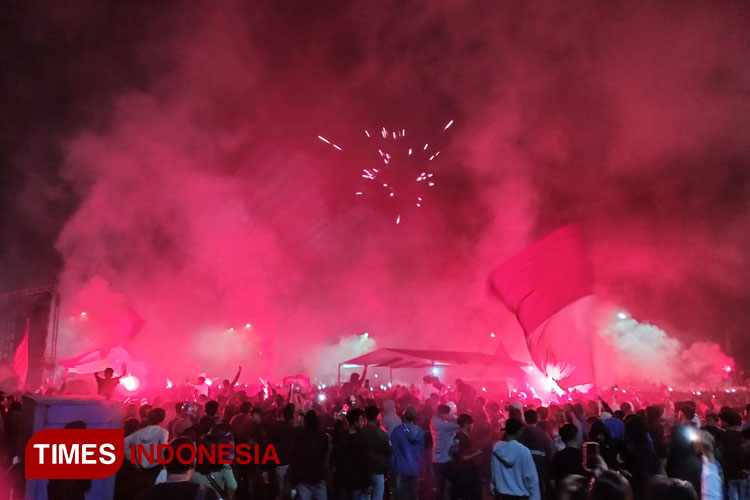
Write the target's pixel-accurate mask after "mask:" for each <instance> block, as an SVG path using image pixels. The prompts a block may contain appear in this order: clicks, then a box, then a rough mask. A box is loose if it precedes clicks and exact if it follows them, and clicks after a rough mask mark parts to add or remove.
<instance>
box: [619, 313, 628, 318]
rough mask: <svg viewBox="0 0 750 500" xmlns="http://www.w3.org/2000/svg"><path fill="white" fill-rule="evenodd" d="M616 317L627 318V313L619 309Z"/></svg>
mask: <svg viewBox="0 0 750 500" xmlns="http://www.w3.org/2000/svg"><path fill="white" fill-rule="evenodd" d="M617 317H618V318H619V319H628V315H627V314H625V313H624V312H622V311H620V312H618V313H617Z"/></svg>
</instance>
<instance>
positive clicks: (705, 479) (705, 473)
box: [697, 431, 724, 500]
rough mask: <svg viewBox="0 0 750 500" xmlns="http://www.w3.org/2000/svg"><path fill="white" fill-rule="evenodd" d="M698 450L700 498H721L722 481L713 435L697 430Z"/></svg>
mask: <svg viewBox="0 0 750 500" xmlns="http://www.w3.org/2000/svg"><path fill="white" fill-rule="evenodd" d="M697 445H698V450H699V452H700V454H701V457H702V459H703V468H702V470H701V500H723V498H724V481H723V479H722V473H721V466H720V465H719V462H718V460H716V455H715V448H716V442H715V441H714V437H713V436H712V435H711V434H709V433H708V432H706V431H699V432H698V440H697Z"/></svg>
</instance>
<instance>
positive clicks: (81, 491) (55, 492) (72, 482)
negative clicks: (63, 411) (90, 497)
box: [47, 420, 91, 500]
mask: <svg viewBox="0 0 750 500" xmlns="http://www.w3.org/2000/svg"><path fill="white" fill-rule="evenodd" d="M85 428H86V423H85V422H83V421H81V420H75V421H73V422H68V423H67V424H65V429H85ZM89 491H91V479H50V480H49V482H48V483H47V499H48V500H84V499H85V498H86V494H87V493H88V492H89Z"/></svg>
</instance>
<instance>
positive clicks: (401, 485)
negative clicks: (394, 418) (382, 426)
mask: <svg viewBox="0 0 750 500" xmlns="http://www.w3.org/2000/svg"><path fill="white" fill-rule="evenodd" d="M416 421H417V410H416V408H414V407H413V406H408V407H407V408H406V411H404V421H403V423H402V424H399V425H398V426H396V428H395V429H393V432H392V433H391V443H392V444H393V470H394V472H395V474H396V500H417V490H418V488H417V487H418V481H419V471H420V466H421V461H422V452H423V451H424V447H425V440H424V431H423V430H422V429H421V428H420V427H419V426H418V425H416Z"/></svg>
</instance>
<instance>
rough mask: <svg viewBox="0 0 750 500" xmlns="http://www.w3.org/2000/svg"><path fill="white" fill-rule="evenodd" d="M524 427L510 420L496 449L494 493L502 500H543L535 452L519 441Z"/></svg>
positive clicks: (492, 481) (493, 461)
mask: <svg viewBox="0 0 750 500" xmlns="http://www.w3.org/2000/svg"><path fill="white" fill-rule="evenodd" d="M523 428H524V425H523V422H521V421H520V420H517V419H515V418H509V419H508V420H507V421H506V422H505V429H504V430H505V435H504V437H503V440H502V441H500V442H499V443H497V444H496V445H495V446H494V447H493V448H492V457H491V459H490V460H491V462H490V464H491V466H490V467H491V474H492V475H491V480H490V492H491V493H492V494H494V495H495V496H496V498H499V499H500V500H505V499H508V500H509V499H518V498H526V499H529V500H541V498H542V497H541V492H540V490H539V476H538V475H537V470H536V465H535V464H534V460H533V458H532V456H531V451H529V449H528V448H527V447H525V446H524V445H523V444H521V443H520V442H519V438H520V437H521V433H522V432H523ZM574 428H575V427H574ZM573 438H575V435H574V436H573Z"/></svg>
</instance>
